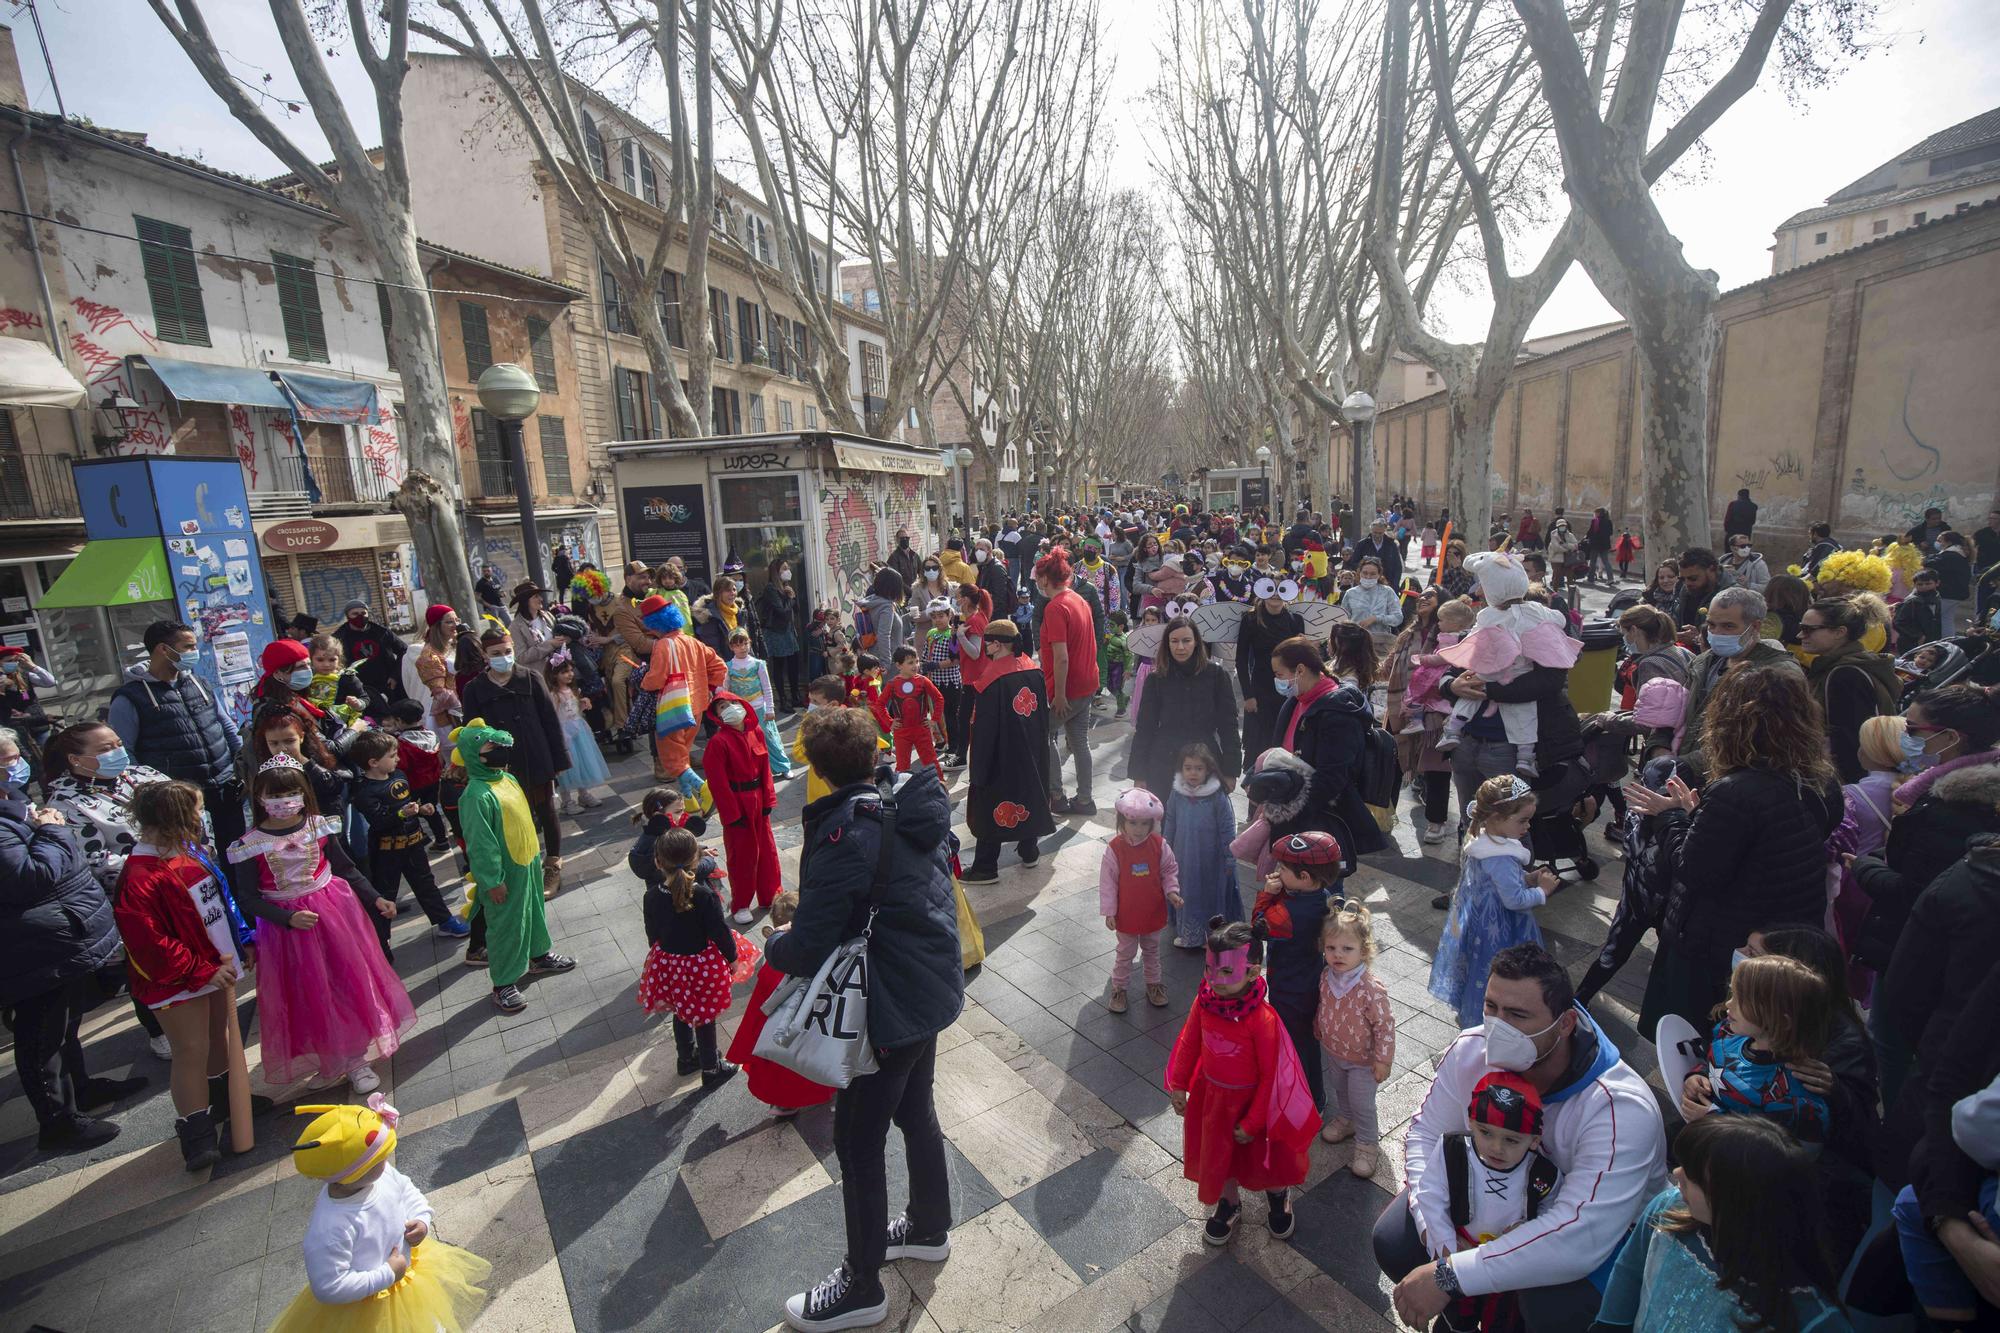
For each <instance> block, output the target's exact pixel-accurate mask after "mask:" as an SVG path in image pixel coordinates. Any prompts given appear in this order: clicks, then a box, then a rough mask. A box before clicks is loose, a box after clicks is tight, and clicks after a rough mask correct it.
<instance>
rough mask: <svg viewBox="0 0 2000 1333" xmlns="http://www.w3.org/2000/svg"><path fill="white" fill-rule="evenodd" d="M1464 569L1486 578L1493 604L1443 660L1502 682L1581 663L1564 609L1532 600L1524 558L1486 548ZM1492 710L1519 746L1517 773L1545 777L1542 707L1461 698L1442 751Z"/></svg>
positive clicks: (1482, 587) (1482, 588)
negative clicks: (1539, 762)
mask: <svg viewBox="0 0 2000 1333" xmlns="http://www.w3.org/2000/svg"><path fill="white" fill-rule="evenodd" d="M1465 568H1466V572H1468V573H1470V574H1471V575H1472V576H1473V577H1474V578H1475V579H1477V580H1478V581H1479V595H1480V597H1481V598H1482V599H1483V600H1484V601H1485V603H1486V605H1485V606H1484V607H1483V608H1481V610H1480V612H1479V614H1478V616H1477V617H1476V618H1475V619H1474V621H1473V630H1472V633H1470V634H1468V635H1466V636H1465V638H1464V639H1462V640H1460V641H1459V642H1458V643H1456V644H1454V645H1452V646H1451V647H1449V648H1446V649H1445V650H1443V651H1442V652H1440V653H1438V654H1437V656H1438V657H1440V658H1442V659H1443V660H1444V661H1445V662H1446V663H1448V664H1449V665H1451V666H1455V667H1463V668H1465V669H1466V670H1468V671H1470V672H1472V673H1473V674H1475V675H1477V676H1479V677H1480V678H1481V679H1482V680H1488V681H1495V682H1498V683H1501V684H1507V683H1509V682H1512V681H1513V680H1515V679H1516V678H1517V677H1519V676H1521V675H1523V674H1525V673H1526V672H1528V671H1531V670H1533V669H1534V668H1535V667H1538V666H1546V667H1560V668H1561V669H1563V670H1565V671H1567V670H1568V669H1569V668H1570V667H1573V666H1575V665H1576V658H1577V653H1578V652H1579V651H1580V650H1581V649H1582V647H1583V645H1582V644H1581V643H1579V642H1577V640H1575V639H1572V638H1570V637H1569V632H1568V631H1569V622H1568V621H1567V620H1566V619H1565V618H1564V617H1563V614H1562V612H1560V611H1557V610H1556V609H1554V608H1553V607H1548V606H1543V605H1542V604H1541V603H1539V602H1531V601H1529V600H1528V587H1529V584H1528V571H1527V570H1526V568H1524V567H1523V566H1522V564H1521V562H1520V561H1519V560H1518V559H1516V558H1515V557H1514V556H1513V555H1511V554H1509V553H1508V552H1506V551H1480V552H1479V553H1477V554H1476V555H1472V556H1470V557H1468V558H1467V559H1466V562H1465ZM1488 710H1491V711H1493V712H1497V713H1498V714H1499V715H1500V723H1501V725H1502V727H1504V728H1505V731H1506V736H1507V742H1508V744H1510V745H1512V746H1513V747H1514V771H1515V772H1516V773H1519V774H1520V775H1521V776H1522V777H1524V778H1534V777H1537V776H1539V775H1540V770H1539V768H1538V767H1537V766H1536V763H1535V742H1536V740H1537V739H1538V732H1537V726H1536V706H1535V705H1534V704H1533V703H1530V702H1525V701H1518V702H1509V703H1502V702H1499V701H1492V702H1487V701H1484V700H1479V699H1460V700H1459V701H1458V702H1457V703H1456V704H1454V705H1453V706H1452V710H1451V717H1450V719H1449V720H1447V721H1446V722H1445V724H1444V734H1443V735H1442V736H1440V737H1439V738H1438V743H1437V748H1438V749H1440V750H1450V749H1452V748H1453V747H1454V746H1456V745H1457V744H1458V742H1459V735H1460V733H1461V732H1462V731H1463V730H1464V729H1465V724H1466V723H1468V722H1470V721H1471V720H1472V719H1473V718H1474V717H1476V716H1478V715H1479V714H1480V713H1481V712H1484V711H1488Z"/></svg>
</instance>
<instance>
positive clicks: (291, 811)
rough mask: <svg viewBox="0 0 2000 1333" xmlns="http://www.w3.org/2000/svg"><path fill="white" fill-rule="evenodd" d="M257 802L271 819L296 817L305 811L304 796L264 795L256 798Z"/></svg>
mask: <svg viewBox="0 0 2000 1333" xmlns="http://www.w3.org/2000/svg"><path fill="white" fill-rule="evenodd" d="M257 804H258V805H261V806H263V807H264V813H265V814H267V815H269V816H270V817H271V818H273V819H297V818H298V817H299V816H300V815H301V814H302V813H304V811H305V808H306V798H305V797H303V796H264V797H259V798H258V801H257Z"/></svg>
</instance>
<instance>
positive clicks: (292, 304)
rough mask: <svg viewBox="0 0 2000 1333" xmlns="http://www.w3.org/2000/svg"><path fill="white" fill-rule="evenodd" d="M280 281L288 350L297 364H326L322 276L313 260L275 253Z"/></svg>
mask: <svg viewBox="0 0 2000 1333" xmlns="http://www.w3.org/2000/svg"><path fill="white" fill-rule="evenodd" d="M271 268H272V270H273V271H274V272H275V273H276V274H277V279H278V308H279V309H280V310H281V311H283V312H284V317H285V348H286V350H287V351H288V352H289V353H290V355H291V358H292V360H294V361H326V360H329V359H330V358H329V357H328V356H327V352H326V319H325V316H324V315H323V314H322V313H321V312H320V308H319V275H318V274H317V273H316V272H314V271H313V265H312V261H311V260H310V259H301V258H299V256H297V255H287V254H280V253H278V252H277V251H275V250H273V251H272V252H271Z"/></svg>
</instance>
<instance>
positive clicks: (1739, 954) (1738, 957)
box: [1729, 949, 1750, 972]
mask: <svg viewBox="0 0 2000 1333" xmlns="http://www.w3.org/2000/svg"><path fill="white" fill-rule="evenodd" d="M1749 957H1750V955H1749V954H1747V953H1744V952H1743V951H1742V950H1741V949H1738V950H1736V951H1735V952H1734V953H1732V954H1730V955H1729V970H1730V971H1731V972H1734V971H1735V970H1736V969H1737V968H1739V967H1741V966H1743V963H1744V960H1746V959H1747V958H1749Z"/></svg>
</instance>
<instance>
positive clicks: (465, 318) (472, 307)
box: [458, 301, 493, 380]
mask: <svg viewBox="0 0 2000 1333" xmlns="http://www.w3.org/2000/svg"><path fill="white" fill-rule="evenodd" d="M458 331H459V337H460V338H461V339H462V340H463V341H464V343H465V377H466V378H467V379H469V380H476V379H478V378H479V377H480V376H481V375H483V374H485V373H486V368H487V367H488V366H491V365H492V364H493V337H492V335H491V334H489V333H488V332H487V331H486V307H485V306H483V305H480V304H478V303H477V302H474V301H460V302H459V303H458Z"/></svg>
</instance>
